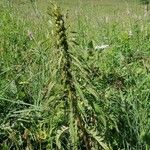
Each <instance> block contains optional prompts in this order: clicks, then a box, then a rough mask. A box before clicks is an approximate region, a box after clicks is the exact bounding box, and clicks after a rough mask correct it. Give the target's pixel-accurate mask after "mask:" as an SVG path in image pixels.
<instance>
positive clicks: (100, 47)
mask: <svg viewBox="0 0 150 150" xmlns="http://www.w3.org/2000/svg"><path fill="white" fill-rule="evenodd" d="M108 47H109V45H97V46H95V50H104V49H106V48H108Z"/></svg>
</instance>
